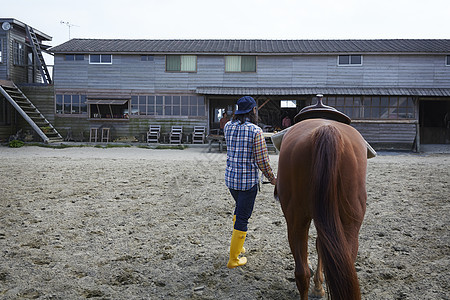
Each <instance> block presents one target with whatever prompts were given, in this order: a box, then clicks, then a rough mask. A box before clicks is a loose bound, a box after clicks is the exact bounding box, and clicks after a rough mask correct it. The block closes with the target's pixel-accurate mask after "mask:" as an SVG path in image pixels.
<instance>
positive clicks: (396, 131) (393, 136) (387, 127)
mask: <svg viewBox="0 0 450 300" xmlns="http://www.w3.org/2000/svg"><path fill="white" fill-rule="evenodd" d="M351 125H352V126H353V127H354V128H356V129H357V130H358V131H359V132H360V133H361V135H362V136H363V137H364V138H365V139H366V141H367V142H369V144H371V145H372V147H374V148H375V149H377V150H381V149H406V150H414V149H413V147H414V142H415V139H416V134H417V128H418V123H416V122H389V121H366V122H365V121H360V120H358V121H355V122H352V124H351Z"/></svg>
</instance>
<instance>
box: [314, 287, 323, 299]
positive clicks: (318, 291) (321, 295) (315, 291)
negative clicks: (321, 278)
mask: <svg viewBox="0 0 450 300" xmlns="http://www.w3.org/2000/svg"><path fill="white" fill-rule="evenodd" d="M313 295H314V296H315V297H323V296H325V290H324V289H323V288H322V289H320V290H316V289H314V291H313Z"/></svg>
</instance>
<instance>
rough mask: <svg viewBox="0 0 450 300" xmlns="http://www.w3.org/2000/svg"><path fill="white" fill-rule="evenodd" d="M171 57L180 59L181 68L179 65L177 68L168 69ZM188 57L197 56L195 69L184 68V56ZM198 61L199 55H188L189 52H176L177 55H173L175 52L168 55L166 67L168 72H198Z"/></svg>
mask: <svg viewBox="0 0 450 300" xmlns="http://www.w3.org/2000/svg"><path fill="white" fill-rule="evenodd" d="M169 57H172V58H179V59H180V65H179V68H178V66H177V69H171V70H168V68H167V67H168V65H169V64H168V58H169ZM187 57H195V69H194V70H183V58H186V59H187ZM197 63H198V56H197V55H187V54H183V55H178V54H175V55H173V54H167V55H166V68H165V70H166V72H168V73H197Z"/></svg>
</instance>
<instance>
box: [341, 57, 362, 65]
mask: <svg viewBox="0 0 450 300" xmlns="http://www.w3.org/2000/svg"><path fill="white" fill-rule="evenodd" d="M338 65H339V66H349V65H357V66H360V65H362V56H361V55H339V56H338Z"/></svg>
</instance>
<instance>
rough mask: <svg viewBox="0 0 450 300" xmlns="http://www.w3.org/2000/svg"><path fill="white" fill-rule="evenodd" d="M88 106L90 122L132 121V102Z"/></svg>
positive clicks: (89, 104) (91, 104)
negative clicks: (130, 112)
mask: <svg viewBox="0 0 450 300" xmlns="http://www.w3.org/2000/svg"><path fill="white" fill-rule="evenodd" d="M87 106H88V119H90V120H103V121H104V120H111V121H128V120H129V119H130V115H129V111H130V100H126V101H125V103H123V104H112V103H104V104H102V103H87ZM94 108H95V109H94ZM103 112H104V114H103ZM115 113H117V114H115ZM108 116H109V117H108ZM116 116H117V117H116Z"/></svg>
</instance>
